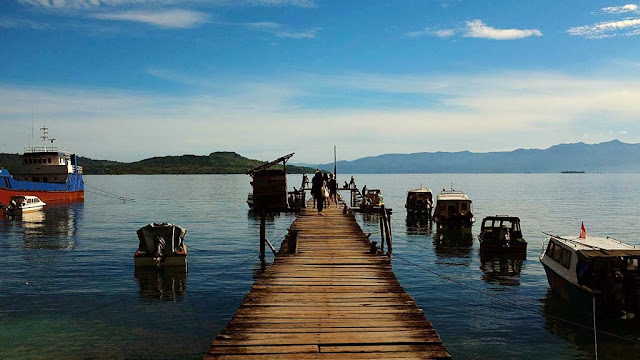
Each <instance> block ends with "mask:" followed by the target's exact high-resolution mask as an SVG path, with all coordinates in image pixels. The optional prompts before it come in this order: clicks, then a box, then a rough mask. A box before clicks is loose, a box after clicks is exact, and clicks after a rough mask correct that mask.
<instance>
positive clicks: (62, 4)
mask: <svg viewBox="0 0 640 360" xmlns="http://www.w3.org/2000/svg"><path fill="white" fill-rule="evenodd" d="M18 2H19V3H21V4H24V5H31V6H35V7H42V8H50V9H82V8H97V7H102V6H122V5H134V4H153V5H158V4H172V3H175V2H176V1H175V0H18Z"/></svg>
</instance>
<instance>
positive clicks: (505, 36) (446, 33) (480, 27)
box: [405, 19, 542, 40]
mask: <svg viewBox="0 0 640 360" xmlns="http://www.w3.org/2000/svg"><path fill="white" fill-rule="evenodd" d="M456 34H461V35H462V36H464V37H470V38H481V39H491V40H517V39H523V38H527V37H531V36H542V32H541V31H540V30H538V29H496V28H493V27H491V26H488V25H486V24H485V23H484V22H483V21H482V20H480V19H476V20H470V21H467V22H466V27H463V28H458V29H455V28H448V29H432V28H425V29H424V30H419V31H412V32H408V33H406V34H405V35H406V36H408V37H411V38H418V37H423V36H436V37H439V38H449V37H452V36H455V35H456Z"/></svg>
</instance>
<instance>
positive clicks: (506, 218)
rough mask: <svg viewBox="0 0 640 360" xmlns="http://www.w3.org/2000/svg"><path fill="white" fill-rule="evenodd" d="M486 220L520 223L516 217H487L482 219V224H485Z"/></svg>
mask: <svg viewBox="0 0 640 360" xmlns="http://www.w3.org/2000/svg"><path fill="white" fill-rule="evenodd" d="M487 220H507V221H512V222H516V221H517V222H520V218H519V217H517V216H509V215H495V216H487V217H485V218H484V219H482V222H485V221H487Z"/></svg>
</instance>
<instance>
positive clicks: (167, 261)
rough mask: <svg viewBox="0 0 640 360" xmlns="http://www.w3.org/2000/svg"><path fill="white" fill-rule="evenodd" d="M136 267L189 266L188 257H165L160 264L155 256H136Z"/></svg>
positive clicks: (134, 259)
mask: <svg viewBox="0 0 640 360" xmlns="http://www.w3.org/2000/svg"><path fill="white" fill-rule="evenodd" d="M133 261H134V264H135V266H136V267H158V266H159V267H165V266H187V255H186V254H185V255H179V254H178V255H171V256H165V257H163V258H162V260H161V261H160V262H156V261H155V260H154V258H153V256H151V255H149V256H134V258H133Z"/></svg>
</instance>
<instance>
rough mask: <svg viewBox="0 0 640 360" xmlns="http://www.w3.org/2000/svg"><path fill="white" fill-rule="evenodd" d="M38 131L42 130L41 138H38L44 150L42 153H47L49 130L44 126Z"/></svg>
mask: <svg viewBox="0 0 640 360" xmlns="http://www.w3.org/2000/svg"><path fill="white" fill-rule="evenodd" d="M40 130H42V136H40V138H42V147H43V148H44V152H47V138H48V136H47V135H49V132H47V130H49V128H48V127H47V126H46V125H45V126H43V127H41V128H40Z"/></svg>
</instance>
